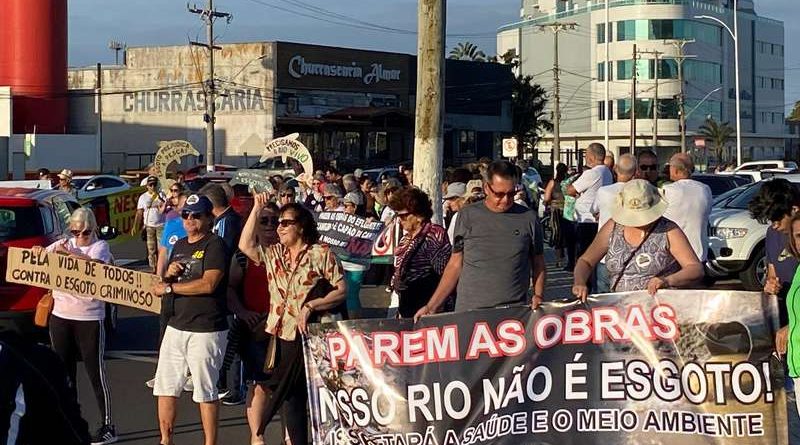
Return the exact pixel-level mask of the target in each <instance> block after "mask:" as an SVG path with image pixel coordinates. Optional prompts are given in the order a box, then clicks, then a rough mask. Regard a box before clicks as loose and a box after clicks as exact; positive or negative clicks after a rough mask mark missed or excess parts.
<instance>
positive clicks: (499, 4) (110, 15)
mask: <svg viewBox="0 0 800 445" xmlns="http://www.w3.org/2000/svg"><path fill="white" fill-rule="evenodd" d="M799 1H800V0H756V11H757V13H758V14H759V15H762V16H766V17H770V18H775V19H779V20H783V21H784V27H785V33H786V34H785V44H786V53H785V58H784V60H785V66H786V68H787V71H786V101H787V103H793V102H794V101H795V100H800V45H798V44H795V43H794V42H798V41H800V8H798V7H797V4H798V2H799ZM205 2H206V1H205V0H199V1H198V3H199V4H198V6H201V5H205ZM447 3H448V5H447V33H448V34H451V35H452V36H450V37H448V39H447V46H448V48H450V47H453V46H455V44H456V43H458V42H460V41H471V42H473V43H475V44H477V45H478V46H479V47H480V48H481V49H482V50H483V51H484V52H485V53H486V54H488V55H494V53H495V37H494V36H495V32H496V30H497V28H498V27H499V26H501V25H504V24H507V23H511V22H514V21H516V20H518V18H519V6H520V0H449V1H448V2H447ZM214 6H215V7H216V8H217V10H219V11H225V12H230V13H232V14H233V21H232V22H231V23H230V25H228V24H226V23H225V22H224V21H218V22H217V26H216V31H217V32H216V35H217V40H218V42H220V43H226V42H228V43H232V42H248V41H273V40H282V41H293V42H301V43H315V44H322V45H332V46H344V47H352V48H360V49H373V50H382V51H396V52H403V53H411V54H413V53H416V36H415V35H413V34H411V33H409V31H415V30H416V26H417V2H416V0H373V1H368V0H367V1H365V0H337V1H335V2H330V1H327V2H323V1H322V0H216V1H215V2H214ZM320 8H322V9H323V10H324V11H320V10H319V9H320ZM315 9H316V10H315ZM289 11H295V12H296V13H292V12H289ZM298 13H299V14H298ZM326 13H332V14H333V15H332V14H327V15H325V14H326ZM337 15H338V16H337ZM320 19H322V20H320ZM323 20H326V21H323ZM358 21H360V22H362V23H369V24H373V25H381V26H383V27H386V28H391V29H389V30H385V31H375V30H367V29H363V27H359V26H360V25H359V23H358ZM331 22H339V23H331ZM341 23H344V24H341ZM465 35H469V36H468V37H467V36H465ZM112 39H113V40H118V41H122V42H125V43H127V44H128V45H129V46H147V45H176V44H184V43H186V42H187V41H188V40H190V39H192V40H205V30H204V27H203V24H202V22H201V21H200V19H199V18H198V16H196V15H194V14H190V13H189V12H187V10H186V1H185V0H126V1H119V0H116V1H115V0H72V1H70V2H69V63H70V66H86V65H94V64H95V63H97V62H101V63H113V61H114V52H113V51H111V50H109V49H108V41H109V40H112Z"/></svg>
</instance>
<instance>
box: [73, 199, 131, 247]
mask: <svg viewBox="0 0 800 445" xmlns="http://www.w3.org/2000/svg"><path fill="white" fill-rule="evenodd" d="M144 191H145V188H144V187H134V188H131V189H128V190H125V191H124V192H119V193H114V194H112V195H105V196H98V197H96V198H92V199H85V200H81V201H80V203H81V205H83V206H84V207H87V208H89V209H91V210H92V213H94V217H95V219H96V220H97V225H98V226H100V227H102V226H111V227H114V228H116V229H117V231H118V232H119V236H117V237H116V238H114V239H113V240H111V241H109V244H112V245H114V244H120V243H124V242H127V241H130V240H131V239H133V236H132V235H130V232H131V229H132V228H133V223H134V221H135V220H136V204H137V203H138V201H139V196H140V195H141V194H142V193H144Z"/></svg>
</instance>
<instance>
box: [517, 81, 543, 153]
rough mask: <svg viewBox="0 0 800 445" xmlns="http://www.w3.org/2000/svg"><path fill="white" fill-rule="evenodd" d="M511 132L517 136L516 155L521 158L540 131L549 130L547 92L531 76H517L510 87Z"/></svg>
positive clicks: (537, 138) (532, 144)
mask: <svg viewBox="0 0 800 445" xmlns="http://www.w3.org/2000/svg"><path fill="white" fill-rule="evenodd" d="M511 108H512V121H513V124H512V126H513V128H512V133H513V135H514V137H515V138H517V142H518V145H517V151H518V153H517V156H518V157H519V158H520V159H522V157H523V155H524V153H525V148H526V147H531V148H533V147H535V146H536V143H537V142H539V139H541V137H542V132H544V131H551V130H552V129H553V124H552V123H551V122H550V120H549V118H548V116H549V111H547V109H546V108H547V93H546V92H545V90H544V88H542V86H541V85H539V84H536V83H533V76H522V75H520V76H517V77H516V78H515V79H514V85H513V87H512V103H511Z"/></svg>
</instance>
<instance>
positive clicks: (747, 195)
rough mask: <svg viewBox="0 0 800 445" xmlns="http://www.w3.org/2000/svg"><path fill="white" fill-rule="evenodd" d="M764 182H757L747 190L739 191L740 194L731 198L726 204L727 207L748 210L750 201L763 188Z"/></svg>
mask: <svg viewBox="0 0 800 445" xmlns="http://www.w3.org/2000/svg"><path fill="white" fill-rule="evenodd" d="M763 184H764V183H763V182H756V183H755V184H753V185H751V186H748V187H747V188H746V189H745V190H743V191H742V192H741V193H739V195H738V196H736V197H735V198H733V199H731V200H730V201H728V202H727V203H726V204H725V208H728V209H740V210H746V209H747V206H748V204H750V201H752V200H753V198H754V197H755V196H756V195H757V194H758V191H759V190H761V186H762V185H763Z"/></svg>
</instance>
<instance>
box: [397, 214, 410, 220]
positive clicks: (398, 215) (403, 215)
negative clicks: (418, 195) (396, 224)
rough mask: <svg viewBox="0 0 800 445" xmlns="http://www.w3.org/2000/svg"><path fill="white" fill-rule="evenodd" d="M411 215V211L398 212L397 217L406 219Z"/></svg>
mask: <svg viewBox="0 0 800 445" xmlns="http://www.w3.org/2000/svg"><path fill="white" fill-rule="evenodd" d="M409 216H411V212H403V213H397V217H398V218H400V219H402V220H405V219H406V218H408V217H409Z"/></svg>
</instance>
